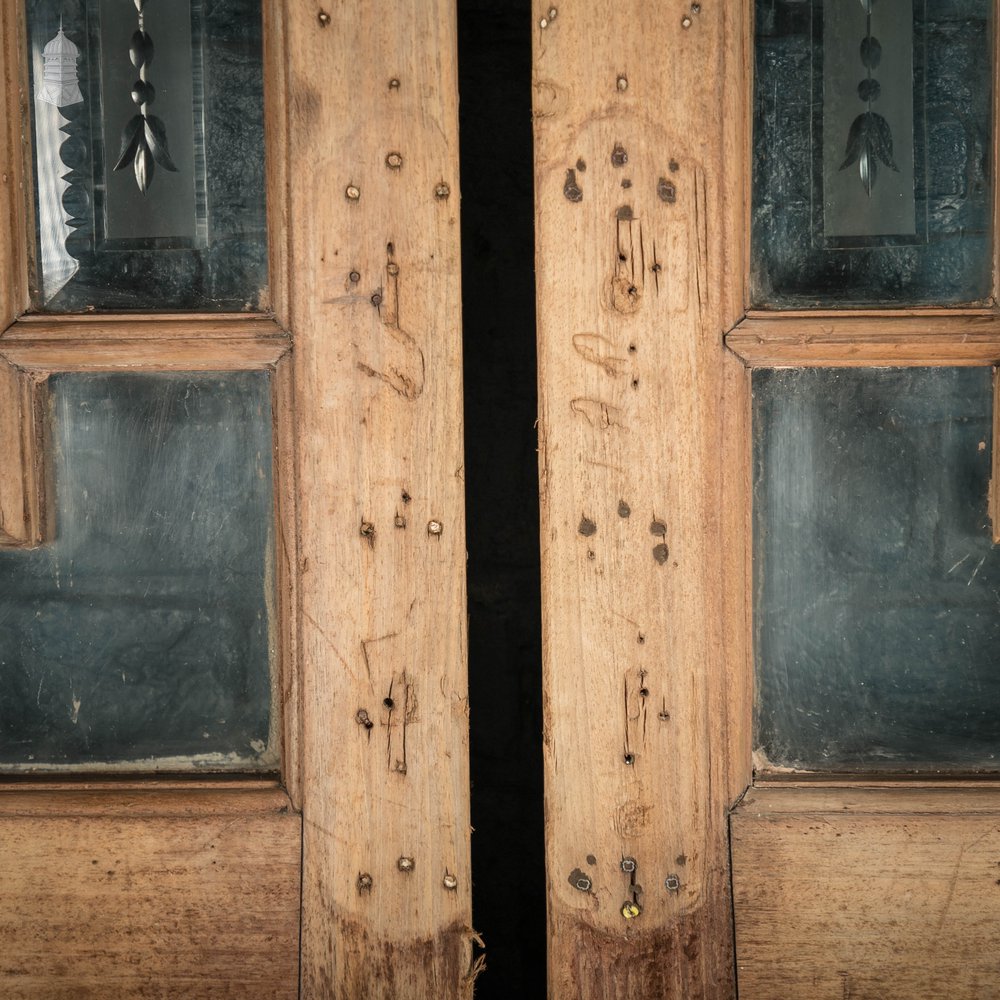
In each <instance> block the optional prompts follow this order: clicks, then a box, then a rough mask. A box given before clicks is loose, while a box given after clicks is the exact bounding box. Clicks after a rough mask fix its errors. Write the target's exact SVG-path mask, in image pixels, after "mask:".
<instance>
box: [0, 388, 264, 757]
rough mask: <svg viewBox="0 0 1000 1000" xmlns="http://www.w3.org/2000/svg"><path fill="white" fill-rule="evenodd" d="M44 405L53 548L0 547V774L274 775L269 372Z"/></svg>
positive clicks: (61, 397) (89, 394)
mask: <svg viewBox="0 0 1000 1000" xmlns="http://www.w3.org/2000/svg"><path fill="white" fill-rule="evenodd" d="M50 399H51V424H52V427H51V454H52V461H53V468H52V479H53V488H54V492H55V502H54V511H53V514H54V537H53V539H52V540H51V541H49V542H47V543H45V544H43V545H42V546H40V547H38V548H35V549H30V550H7V551H0V769H6V770H11V769H14V770H33V769H35V770H45V769H52V768H59V767H65V766H66V765H75V766H77V767H78V768H83V769H88V768H94V767H102V766H108V765H115V769H116V770H118V771H121V770H129V769H149V768H159V769H165V770H191V769H209V770H252V771H260V770H273V769H276V767H277V763H278V753H277V749H276V740H275V739H274V737H273V736H272V730H273V725H274V713H273V711H272V702H273V694H272V684H271V654H270V648H271V641H270V638H269V636H270V623H271V605H272V603H273V594H272V570H271V567H272V522H273V516H272V511H273V500H272V488H271V407H270V386H269V376H268V375H267V373H265V372H246V373H226V374H217V375H203V374H202V375H187V374H128V375H125V374H113V375H93V374H62V375H55V376H52V377H51V379H50Z"/></svg>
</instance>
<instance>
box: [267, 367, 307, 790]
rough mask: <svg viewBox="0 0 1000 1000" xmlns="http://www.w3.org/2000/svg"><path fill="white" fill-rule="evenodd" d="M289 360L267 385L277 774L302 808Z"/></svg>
mask: <svg viewBox="0 0 1000 1000" xmlns="http://www.w3.org/2000/svg"><path fill="white" fill-rule="evenodd" d="M292 375H293V372H292V361H291V356H290V355H288V354H286V355H284V356H283V357H282V358H281V359H280V361H279V362H278V364H277V366H276V368H275V373H274V378H273V380H272V383H271V408H272V412H273V414H274V454H273V462H274V466H273V468H274V472H273V480H274V493H275V496H274V502H275V545H274V548H275V585H276V591H277V612H278V613H277V615H276V616H275V617H274V618H273V619H272V620H273V621H274V622H275V623H276V625H275V626H274V627H276V628H277V629H278V636H277V655H278V664H277V677H278V681H279V704H280V706H281V718H282V726H281V730H282V732H281V773H282V779H283V781H284V785H285V788H287V789H288V794H289V796H290V797H291V800H292V803H293V804H294V805H295V808H296V809H301V808H302V678H301V676H300V671H299V646H298V640H299V620H298V611H299V608H298V566H299V557H298V521H297V516H296V511H297V488H296V477H295V437H296V435H295V394H294V384H293V378H292Z"/></svg>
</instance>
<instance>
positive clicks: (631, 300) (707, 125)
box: [534, 0, 748, 1000]
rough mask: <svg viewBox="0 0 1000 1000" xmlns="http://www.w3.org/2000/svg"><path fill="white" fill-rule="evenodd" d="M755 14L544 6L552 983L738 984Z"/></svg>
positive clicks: (538, 56)
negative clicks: (728, 398)
mask: <svg viewBox="0 0 1000 1000" xmlns="http://www.w3.org/2000/svg"><path fill="white" fill-rule="evenodd" d="M745 15H746V10H745V8H744V5H743V4H711V5H709V4H703V5H701V6H700V8H699V11H698V12H694V11H693V10H692V8H691V7H690V5H686V4H685V5H676V6H675V5H662V4H661V5H656V4H649V3H645V2H640V0H624V2H617V3H611V2H609V0H600V2H592V0H587V2H584V0H575V2H568V3H560V4H558V6H557V9H556V10H555V14H554V15H553V13H552V12H551V11H550V10H549V7H548V5H545V6H542V5H537V6H536V9H535V26H534V117H535V139H536V146H535V156H536V163H535V166H536V171H535V174H536V177H535V180H536V185H535V187H536V224H537V242H536V245H537V254H536V273H537V288H538V319H539V394H540V411H541V412H540V422H539V434H540V456H539V458H540V480H541V516H542V577H543V579H542V585H543V650H544V654H543V655H544V684H545V693H544V698H545V702H544V710H545V730H544V751H545V766H546V833H547V844H546V857H547V865H548V882H549V936H550V941H549V995H550V996H551V997H552V998H563V997H583V998H598V997H600V998H602V1000H609V998H645V997H654V996H655V997H664V998H666V997H673V998H680V997H684V998H709V997H710V998H729V997H732V996H734V993H735V986H734V981H733V951H732V928H731V919H730V918H731V913H730V901H729V880H728V846H727V840H726V819H725V817H726V810H727V808H728V806H729V804H730V802H731V797H730V796H731V790H733V789H736V788H739V789H740V790H742V785H741V782H742V780H745V777H744V776H745V772H746V767H745V764H744V763H738V764H733V765H732V766H731V761H730V752H731V750H732V751H733V752H734V753H735V755H736V756H737V757H738V756H739V754H740V753H742V752H743V749H744V746H743V745H744V744H745V743H746V738H745V736H741V735H739V734H738V733H732V732H730V728H731V727H730V726H729V722H730V719H731V718H732V717H735V716H737V715H738V714H739V710H738V709H737V710H735V711H734V702H731V701H730V694H731V693H732V692H731V691H730V690H729V685H730V681H729V678H728V676H727V667H726V661H727V654H726V652H725V650H726V645H727V642H730V641H732V642H735V643H736V648H735V649H732V650H731V651H730V652H731V654H732V655H733V657H734V659H735V660H736V661H737V666H736V671H737V672H738V673H740V675H741V677H743V673H742V672H743V668H742V667H740V666H739V663H741V662H742V663H744V664H745V655H744V653H743V652H741V650H743V649H744V648H745V637H737V636H736V632H737V630H736V629H729V628H727V627H725V626H724V624H723V619H724V615H725V614H726V613H727V610H728V611H732V610H733V607H734V606H735V605H738V604H740V601H741V598H740V596H739V588H740V586H741V584H740V583H739V582H738V581H736V582H733V583H726V584H724V583H723V573H722V569H723V565H724V563H727V564H731V562H730V560H733V561H735V563H736V564H737V565H738V567H739V570H738V574H737V576H739V574H740V573H742V567H743V564H744V561H745V555H744V550H743V549H740V550H738V551H737V552H736V553H735V554H733V555H725V556H724V554H723V551H722V550H723V545H724V539H733V538H738V537H739V536H740V535H741V533H742V531H743V524H742V521H741V516H742V515H740V516H738V517H737V518H736V519H728V520H725V523H724V519H723V517H722V514H721V507H722V498H723V485H724V484H723V475H722V464H723V456H724V455H732V454H734V452H733V451H732V450H731V449H730V448H729V446H728V444H727V442H726V441H725V439H724V418H723V405H722V397H723V393H724V381H725V373H724V364H725V361H724V352H723V331H724V330H726V329H729V328H730V327H731V326H732V325H733V324H734V323H735V322H736V320H737V319H738V318H739V317H740V316H741V315H742V311H743V308H744V303H743V288H744V285H743V282H744V274H745V227H744V222H745V219H744V211H745V199H744V188H745V179H744V176H743V173H742V172H741V171H740V169H739V165H740V163H742V162H743V161H744V158H745V155H746V150H745V143H746V131H745V127H746V117H745V115H744V114H743V111H744V108H745V105H746V100H747V98H746V94H747V90H746V87H747V85H748V81H747V59H746V52H747V50H746V34H745V32H746V31H747V30H748V29H747V22H746V19H745ZM720 110H721V113H720ZM727 110H728V114H727ZM730 378H731V379H733V382H732V388H733V389H734V393H733V403H734V405H735V406H736V408H737V410H738V408H739V406H740V405H742V404H741V403H740V393H741V392H742V391H743V390H742V389H741V388H740V384H739V376H737V374H736V372H735V370H732V371H731V372H730ZM739 419H740V418H739V417H738V416H737V420H739ZM725 433H728V432H725ZM743 447H744V445H743V443H742V442H738V443H737V445H736V452H735V453H739V451H740V449H742V448H743ZM733 488H735V489H736V490H737V491H738V490H740V489H742V488H743V486H742V481H739V482H735V483H732V484H730V491H731V490H732V489H733ZM729 587H732V588H734V589H732V590H729V589H726V588H729ZM739 620H740V621H742V620H743V615H742V613H740V614H739ZM741 685H745V678H743V679H741V680H739V681H737V682H736V683H735V685H734V686H735V687H737V688H740V686H741ZM744 699H745V692H744V693H740V692H739V691H737V692H736V693H735V703H739V704H740V705H742V704H743V702H744ZM730 736H732V737H733V739H734V742H733V744H732V745H731V744H730V742H729V738H730ZM623 859H625V868H630V867H631V862H632V860H634V862H635V871H634V872H629V871H626V870H623ZM626 903H628V904H636V905H637V906H638V907H639V908H640V909H641V912H640V913H639V914H638V915H634V913H635V911H634V910H625V909H623V907H624V905H625V904H626ZM627 912H628V913H629V915H628V916H626V913H627Z"/></svg>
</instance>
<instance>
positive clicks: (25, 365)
mask: <svg viewBox="0 0 1000 1000" xmlns="http://www.w3.org/2000/svg"><path fill="white" fill-rule="evenodd" d="M290 346H291V341H290V340H289V338H288V337H286V336H276V337H240V336H233V337H229V338H227V339H225V340H222V339H208V340H201V339H199V338H192V339H190V340H180V339H173V340H170V341H163V340H146V339H140V340H131V339H128V338H126V337H117V338H115V339H114V340H97V339H90V338H88V339H86V340H63V339H60V340H11V341H8V340H6V339H3V338H0V360H2V361H6V363H7V364H9V365H16V366H17V367H18V368H20V369H22V370H24V371H26V372H36V373H46V374H47V373H50V372H111V371H175V372H176V371H179V372H202V371H209V372H212V371H256V370H259V369H261V368H273V367H274V365H276V364H277V363H278V361H279V359H280V358H281V357H283V356H284V355H285V354H286V353H287V352H288V350H289V348H290Z"/></svg>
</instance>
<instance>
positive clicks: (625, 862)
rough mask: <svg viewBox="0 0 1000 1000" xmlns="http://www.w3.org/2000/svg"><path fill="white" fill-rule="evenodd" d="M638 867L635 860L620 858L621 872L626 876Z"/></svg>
mask: <svg viewBox="0 0 1000 1000" xmlns="http://www.w3.org/2000/svg"><path fill="white" fill-rule="evenodd" d="M638 867H639V866H638V865H637V864H636V863H635V858H622V871H623V872H625V874H626V875H631V874H632V873H633V872H634V871H635V870H636V868H638Z"/></svg>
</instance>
